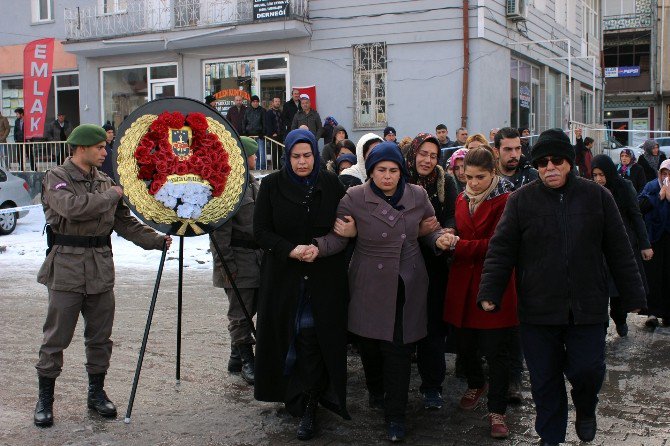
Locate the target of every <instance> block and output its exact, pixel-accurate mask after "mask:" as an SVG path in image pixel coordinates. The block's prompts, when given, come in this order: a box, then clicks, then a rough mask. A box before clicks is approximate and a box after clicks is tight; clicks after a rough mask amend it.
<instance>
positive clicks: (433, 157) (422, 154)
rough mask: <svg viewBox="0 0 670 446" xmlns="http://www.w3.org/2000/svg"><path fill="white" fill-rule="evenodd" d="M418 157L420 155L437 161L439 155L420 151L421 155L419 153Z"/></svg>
mask: <svg viewBox="0 0 670 446" xmlns="http://www.w3.org/2000/svg"><path fill="white" fill-rule="evenodd" d="M417 155H420V156H422V157H424V158H430V159H432V160H436V159H437V153H429V152H426V151H425V150H422V151H420V152H419V153H417Z"/></svg>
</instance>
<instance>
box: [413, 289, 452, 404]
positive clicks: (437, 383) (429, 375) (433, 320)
mask: <svg viewBox="0 0 670 446" xmlns="http://www.w3.org/2000/svg"><path fill="white" fill-rule="evenodd" d="M431 280H432V279H431ZM427 308H428V336H426V337H425V338H423V339H422V340H420V341H419V342H417V344H416V365H417V368H418V369H419V375H420V376H421V386H420V387H419V390H420V391H421V393H424V392H427V391H437V392H440V393H442V383H443V382H444V377H445V375H446V371H447V361H446V358H445V356H444V354H445V352H446V337H447V326H446V324H445V323H444V320H442V315H443V314H444V312H443V308H444V292H443V291H442V292H441V293H435V292H432V293H431V292H430V291H429V293H428V305H427Z"/></svg>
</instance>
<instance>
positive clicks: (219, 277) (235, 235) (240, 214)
mask: <svg viewBox="0 0 670 446" xmlns="http://www.w3.org/2000/svg"><path fill="white" fill-rule="evenodd" d="M249 177H250V178H249V186H248V187H247V190H246V191H245V193H244V197H242V203H241V205H240V209H239V210H238V211H237V213H236V214H235V215H234V216H233V218H231V219H230V220H228V221H227V222H225V223H224V224H223V225H221V227H220V228H219V229H217V230H216V231H214V233H213V234H214V238H215V239H216V242H217V243H218V245H219V248H220V249H221V254H223V259H224V260H225V261H226V264H227V265H228V268H230V272H231V273H233V275H235V285H237V287H238V288H258V287H259V286H260V276H261V260H262V258H263V251H262V250H261V249H260V247H259V249H250V248H248V247H240V246H231V244H232V245H235V244H236V243H235V242H233V240H235V241H242V242H244V243H256V242H255V241H254V207H255V204H256V197H257V196H258V188H259V184H258V180H256V179H255V178H254V177H253V175H249ZM209 243H210V247H211V251H212V256H213V258H214V271H213V274H212V282H213V284H214V286H215V287H217V288H232V284H231V283H230V282H229V281H228V277H227V276H226V277H225V278H224V275H225V272H224V269H223V265H222V264H221V261H220V260H219V256H218V255H217V254H216V249H215V248H214V246H212V242H211V241H210V242H209Z"/></svg>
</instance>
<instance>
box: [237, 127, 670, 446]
mask: <svg viewBox="0 0 670 446" xmlns="http://www.w3.org/2000/svg"><path fill="white" fill-rule="evenodd" d="M435 133H436V134H435V135H433V134H429V133H420V134H418V135H417V136H416V137H414V138H411V137H405V138H401V139H398V137H397V134H396V131H395V129H394V128H393V127H387V128H386V129H384V131H383V133H382V134H381V135H377V134H374V133H367V134H365V135H363V136H362V137H361V138H360V139H359V140H358V141H357V142H353V141H350V140H349V139H348V133H347V131H346V129H345V128H344V127H342V126H341V125H334V126H333V132H332V137H331V138H330V139H329V140H327V141H328V143H327V144H326V145H325V146H324V147H323V149H322V150H319V148H318V144H317V135H316V134H315V133H314V132H312V131H311V130H309V129H305V128H302V129H301V128H299V127H298V128H297V129H294V130H292V131H291V132H289V133H288V135H287V137H286V140H285V142H286V147H285V152H284V164H283V167H282V169H281V170H279V171H277V172H274V173H271V174H270V175H268V176H266V177H265V178H264V179H263V181H262V184H261V185H260V188H259V190H258V193H257V196H256V198H255V212H254V215H253V239H254V240H255V243H257V244H258V245H257V246H254V248H255V249H259V250H261V251H260V252H262V255H260V256H259V257H258V258H259V259H260V260H259V264H258V266H259V268H260V270H259V274H260V285H259V287H258V300H257V302H255V303H254V304H253V306H252V307H253V308H254V309H255V308H257V309H258V312H257V317H258V319H257V325H258V335H257V338H256V352H255V360H254V367H255V370H254V377H255V390H254V392H255V397H256V399H258V400H260V401H275V402H283V403H285V404H286V407H287V409H288V411H289V412H290V413H291V414H293V415H295V416H296V417H300V421H299V424H298V429H297V438H299V439H301V440H307V439H310V438H312V437H313V436H314V434H315V432H316V430H317V424H316V419H317V416H316V413H317V407H318V406H319V405H320V406H322V407H325V408H327V409H330V410H332V411H334V412H335V413H337V414H339V415H341V416H342V417H343V418H345V419H348V418H349V413H348V411H347V406H346V378H347V369H346V356H347V351H348V350H347V348H346V346H347V345H348V344H349V345H351V346H352V348H353V351H355V352H356V353H357V354H359V355H360V358H361V362H362V364H363V369H364V374H365V383H366V388H367V391H368V402H369V406H370V407H371V408H374V409H377V410H379V411H380V413H382V414H383V417H384V421H385V423H386V428H387V436H388V439H389V440H391V441H400V440H402V439H403V438H404V437H405V425H406V407H407V402H408V391H409V380H410V373H411V369H412V363H413V362H416V366H417V369H418V372H419V375H420V378H421V385H420V392H421V396H422V399H423V404H424V407H425V409H426V410H439V409H441V408H442V406H443V404H444V399H443V396H442V395H443V392H444V389H443V383H444V379H445V375H446V360H445V353H447V352H450V353H455V354H456V370H455V373H457V375H459V376H461V377H462V378H463V379H464V380H465V381H466V382H467V390H466V391H465V392H464V394H463V395H462V396H461V398H460V401H459V407H460V409H461V410H473V409H474V408H475V407H477V406H478V404H480V402H481V401H482V398H483V397H485V396H487V403H486V404H487V409H488V419H489V425H490V435H491V436H492V437H495V438H505V437H507V436H508V435H509V432H510V429H513V426H509V425H508V424H507V420H506V417H505V413H506V410H507V406H508V404H518V403H520V402H521V400H522V394H521V386H522V376H523V370H524V363H525V366H526V367H527V368H528V371H529V375H530V385H531V392H532V396H533V400H534V402H535V406H536V430H537V432H538V434H539V435H540V437H541V439H542V442H543V444H558V443H561V442H563V441H564V440H565V435H566V429H567V417H568V404H567V394H566V392H565V384H564V378H563V376H564V375H565V377H567V379H568V381H570V383H571V386H572V391H571V394H572V399H573V403H574V405H575V409H576V411H577V419H576V422H575V429H576V431H577V435H578V436H579V438H580V439H581V440H583V441H591V440H593V439H594V437H595V435H596V430H597V420H596V404H597V401H598V393H599V391H600V387H601V385H602V382H603V379H604V373H605V333H606V331H607V325H608V323H609V317H610V315H611V318H612V320H613V321H614V323H615V325H616V331H617V333H618V334H619V335H620V336H626V335H627V333H628V325H627V323H626V315H627V313H629V312H641V311H642V312H646V313H647V315H648V318H647V320H646V322H645V324H646V325H647V326H648V327H650V328H654V327H656V326H658V325H659V324H660V323H661V322H662V323H664V324H666V325H670V313H669V312H668V309H669V308H670V307H669V305H670V286H669V284H668V277H670V261H669V260H668V259H670V255H669V251H668V249H669V248H668V245H669V244H670V184H669V183H670V179H669V177H670V161H665V160H663V159H661V156H662V154H660V155H659V152H658V145H655V146H654V141H652V140H650V141H649V142H648V145H649V150H648V152H647V154H645V156H644V158H649V159H647V160H646V161H647V165H649V166H650V167H652V168H655V170H654V174H653V177H652V178H650V179H649V180H648V181H645V183H644V185H643V187H642V188H641V190H640V191H637V190H636V187H635V186H634V185H633V183H632V182H631V181H629V178H630V176H631V171H632V170H634V167H633V166H634V165H635V164H634V161H633V160H631V159H630V158H631V157H630V154H628V153H626V152H622V159H621V163H620V164H619V165H618V166H616V165H615V164H614V162H613V161H612V160H611V159H609V158H608V157H606V156H603V155H599V156H595V157H594V156H593V154H592V152H591V149H592V147H593V140H592V139H591V138H588V137H587V138H582V134H581V131H577V132H575V133H576V143H575V144H574V145H573V144H571V142H570V140H569V138H568V136H567V135H566V133H565V132H563V131H562V130H560V129H551V130H548V131H545V132H543V133H542V134H541V135H540V136H539V138H538V139H537V141H536V142H535V144H532V145H531V144H526V143H525V141H527V140H528V139H529V138H528V137H529V135H530V132H529V131H528V129H515V128H509V127H506V128H502V129H492V130H491V132H490V133H489V136H488V137H487V136H485V135H484V134H481V133H477V134H468V131H467V129H465V128H461V129H459V130H458V132H457V137H456V140H455V141H453V142H452V141H451V140H449V138H448V131H447V128H446V126H445V125H443V124H440V125H438V126H437V127H436V129H435ZM645 147H646V145H645ZM626 156H628V158H626ZM233 246H234V245H233ZM236 251H237V250H236ZM647 301H648V302H649V303H648V304H647ZM230 302H231V306H232V305H235V303H234V302H233V300H232V299H230ZM610 302H611V303H610ZM608 312H609V314H608ZM240 318H241V316H240ZM232 323H233V322H232V320H231V324H232ZM234 350H235V345H234V346H233V352H231V361H234V358H233V355H234ZM351 351H352V350H349V352H351ZM245 379H246V378H245ZM447 391H448V390H447Z"/></svg>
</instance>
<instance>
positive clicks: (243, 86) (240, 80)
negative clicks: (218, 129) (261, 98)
mask: <svg viewBox="0 0 670 446" xmlns="http://www.w3.org/2000/svg"><path fill="white" fill-rule="evenodd" d="M255 93H256V61H255V60H235V61H229V62H212V63H206V64H205V96H207V95H210V94H211V95H214V96H216V98H217V101H216V102H215V106H216V108H217V109H218V110H219V111H220V112H221V113H224V114H225V113H227V112H228V109H229V108H230V107H232V106H233V104H234V103H235V102H234V101H235V96H237V95H240V96H242V102H243V103H244V104H245V105H248V104H249V102H250V99H251V95H252V94H255Z"/></svg>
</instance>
